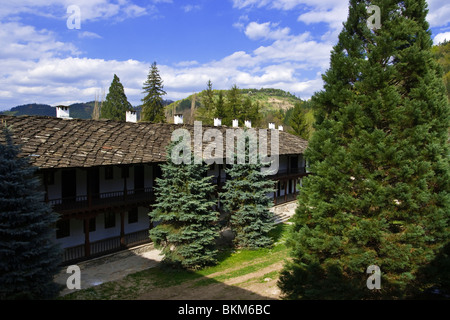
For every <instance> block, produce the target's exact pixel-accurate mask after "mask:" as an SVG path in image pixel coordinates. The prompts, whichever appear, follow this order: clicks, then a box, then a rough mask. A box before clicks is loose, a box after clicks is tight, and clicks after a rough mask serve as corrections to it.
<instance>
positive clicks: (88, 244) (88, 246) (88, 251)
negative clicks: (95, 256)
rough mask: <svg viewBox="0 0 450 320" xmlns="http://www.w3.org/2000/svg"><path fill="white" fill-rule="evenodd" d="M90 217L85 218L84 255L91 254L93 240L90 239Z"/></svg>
mask: <svg viewBox="0 0 450 320" xmlns="http://www.w3.org/2000/svg"><path fill="white" fill-rule="evenodd" d="M89 220H90V219H89V218H85V219H84V255H85V256H86V257H89V256H90V255H91V242H90V240H89Z"/></svg>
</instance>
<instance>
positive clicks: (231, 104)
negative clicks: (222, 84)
mask: <svg viewBox="0 0 450 320" xmlns="http://www.w3.org/2000/svg"><path fill="white" fill-rule="evenodd" d="M226 110H227V112H226V114H227V118H226V124H227V125H231V122H232V121H233V120H234V119H238V120H239V121H240V122H242V121H244V119H243V117H242V116H243V115H242V97H241V93H240V92H239V88H238V87H237V86H236V85H233V86H232V87H231V89H230V90H228V93H227V104H226Z"/></svg>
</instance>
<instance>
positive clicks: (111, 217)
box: [105, 212, 116, 229]
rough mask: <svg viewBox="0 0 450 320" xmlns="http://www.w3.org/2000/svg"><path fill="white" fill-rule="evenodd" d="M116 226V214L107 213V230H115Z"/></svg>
mask: <svg viewBox="0 0 450 320" xmlns="http://www.w3.org/2000/svg"><path fill="white" fill-rule="evenodd" d="M115 226H116V214H115V213H114V212H106V213H105V229H108V228H114V227H115Z"/></svg>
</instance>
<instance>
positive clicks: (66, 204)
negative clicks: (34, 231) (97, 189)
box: [48, 188, 155, 215]
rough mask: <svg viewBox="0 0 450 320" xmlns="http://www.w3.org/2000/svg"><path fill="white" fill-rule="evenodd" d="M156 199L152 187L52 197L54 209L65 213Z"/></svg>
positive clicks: (119, 206)
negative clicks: (68, 196)
mask: <svg viewBox="0 0 450 320" xmlns="http://www.w3.org/2000/svg"><path fill="white" fill-rule="evenodd" d="M154 200H155V197H154V193H153V190H152V188H145V189H136V190H126V191H123V190H122V191H113V192H103V193H98V194H92V195H79V196H76V197H70V198H61V199H50V200H48V202H49V203H50V204H51V205H52V206H53V210H55V211H56V212H58V213H61V214H63V215H70V214H82V213H87V212H91V211H102V210H106V209H114V208H125V207H130V206H137V205H148V204H151V203H152V202H153V201H154Z"/></svg>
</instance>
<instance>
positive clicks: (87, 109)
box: [0, 100, 173, 119]
mask: <svg viewBox="0 0 450 320" xmlns="http://www.w3.org/2000/svg"><path fill="white" fill-rule="evenodd" d="M171 103H173V101H171V100H166V101H164V105H169V104H171ZM94 105H95V101H91V102H85V103H74V104H71V105H70V116H71V117H72V118H75V119H91V118H92V111H93V110H94ZM140 108H141V107H140V106H139V107H136V109H137V110H140ZM0 114H6V115H11V116H49V117H55V116H56V109H55V107H52V106H50V105H48V104H37V103H31V104H24V105H21V106H17V107H14V108H11V110H9V111H4V112H0Z"/></svg>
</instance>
